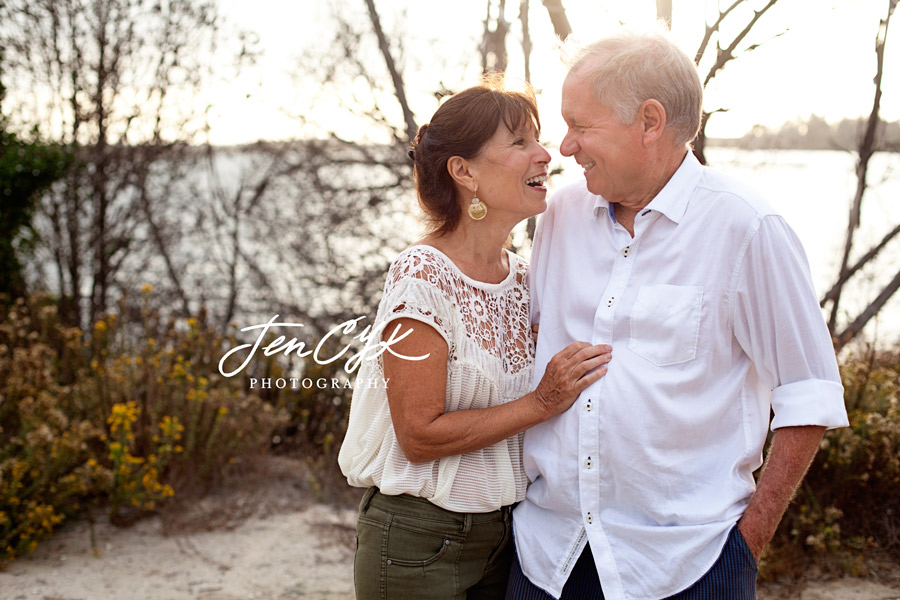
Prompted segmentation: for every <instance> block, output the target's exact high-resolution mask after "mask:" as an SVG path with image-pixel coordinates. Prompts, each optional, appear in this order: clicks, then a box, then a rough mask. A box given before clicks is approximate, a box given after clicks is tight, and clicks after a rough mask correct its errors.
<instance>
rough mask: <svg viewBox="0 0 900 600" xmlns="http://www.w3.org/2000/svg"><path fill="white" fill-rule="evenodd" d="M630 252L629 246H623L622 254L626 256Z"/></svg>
mask: <svg viewBox="0 0 900 600" xmlns="http://www.w3.org/2000/svg"><path fill="white" fill-rule="evenodd" d="M629 254H631V246H625V249H624V250H622V256H628V255H629Z"/></svg>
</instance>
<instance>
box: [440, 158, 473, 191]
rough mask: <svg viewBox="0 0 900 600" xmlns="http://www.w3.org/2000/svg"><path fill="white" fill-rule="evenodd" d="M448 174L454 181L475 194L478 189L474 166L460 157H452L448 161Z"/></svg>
mask: <svg viewBox="0 0 900 600" xmlns="http://www.w3.org/2000/svg"><path fill="white" fill-rule="evenodd" d="M447 172H448V173H450V177H452V178H453V181H455V182H456V183H457V185H460V186H462V187H464V188H465V189H467V190H469V191H470V192H472V193H473V194H474V193H475V191H476V190H477V189H478V184H477V183H476V182H475V173H473V172H472V164H471V163H470V162H469V161H467V160H466V159H464V158H462V157H460V156H451V157H450V160H448V161H447Z"/></svg>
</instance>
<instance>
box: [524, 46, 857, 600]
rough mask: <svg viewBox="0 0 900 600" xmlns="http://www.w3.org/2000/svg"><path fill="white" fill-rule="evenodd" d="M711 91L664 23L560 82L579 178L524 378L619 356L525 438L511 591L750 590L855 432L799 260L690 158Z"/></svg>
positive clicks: (538, 273) (564, 193) (655, 593)
mask: <svg viewBox="0 0 900 600" xmlns="http://www.w3.org/2000/svg"><path fill="white" fill-rule="evenodd" d="M701 100H702V86H701V84H700V79H699V77H698V74H697V70H696V67H695V65H694V64H693V62H692V61H691V60H690V58H688V57H687V56H686V55H685V54H684V53H683V52H682V51H681V50H679V49H678V48H677V47H676V46H675V45H674V44H673V43H672V42H671V41H670V40H669V39H668V37H666V36H665V35H663V34H660V33H650V34H637V33H621V34H617V35H615V36H613V37H610V38H607V39H604V40H601V41H599V42H597V43H595V44H593V45H591V46H589V47H587V48H586V49H584V50H582V52H581V53H580V54H579V55H578V56H577V57H576V61H575V63H574V66H573V67H572V69H571V71H570V72H569V75H568V77H567V79H566V81H565V84H564V86H563V93H562V114H563V117H564V118H565V120H566V123H567V124H568V133H567V134H566V137H565V139H564V140H563V143H562V146H561V151H562V153H563V154H564V155H566V156H574V157H575V160H576V161H578V163H579V164H580V165H581V166H582V167H583V168H584V182H583V183H578V184H575V185H572V186H569V187H566V188H564V189H563V190H561V191H559V192H558V193H557V194H556V195H555V196H554V198H553V199H552V201H551V203H550V207H549V208H548V210H547V212H546V213H545V214H544V215H543V217H542V221H541V223H540V225H539V227H538V233H537V237H536V241H535V246H534V252H533V257H532V263H531V275H530V277H531V294H532V320H533V322H534V323H540V336H539V339H538V346H537V358H536V362H537V364H536V365H535V370H534V373H535V377H540V375H541V374H542V373H543V371H544V367H545V365H546V364H547V361H548V360H549V359H550V357H552V356H553V355H554V354H555V353H556V352H558V351H559V350H560V349H562V348H563V347H565V346H566V344H568V343H570V342H572V341H574V340H589V341H591V343H593V344H600V343H603V344H611V345H612V347H613V359H612V362H611V363H610V367H609V372H608V373H607V375H606V376H605V377H603V378H602V379H600V380H599V381H598V382H596V383H594V384H592V385H591V386H590V387H588V388H587V389H586V390H585V391H584V392H583V393H582V394H581V396H580V398H579V399H578V400H577V401H576V403H575V404H574V405H573V406H572V408H570V409H569V410H568V411H567V412H565V413H563V414H561V415H559V416H558V417H555V418H554V419H551V420H550V421H547V422H546V423H543V424H541V425H538V426H536V427H534V428H533V429H530V430H528V431H527V432H526V434H525V448H524V454H525V455H524V464H525V469H526V473H527V474H528V477H529V480H530V481H531V482H532V483H531V485H530V487H529V488H528V493H527V497H526V499H525V500H524V501H523V502H522V503H521V504H520V505H519V506H518V507H517V508H516V510H515V511H514V532H515V542H516V551H517V555H518V562H517V563H516V564H514V566H513V570H512V574H511V580H510V587H509V588H508V591H507V598H521V599H531V598H551V597H552V598H559V597H561V598H606V599H607V600H618V599H658V598H676V599H679V600H687V599H695V598H697V599H699V598H704V599H711V600H731V599H745V598H753V597H754V596H755V587H756V572H757V563H758V561H759V557H760V554H761V553H762V551H763V548H764V547H765V545H766V544H767V543H768V541H769V540H770V539H771V537H772V535H773V534H774V532H775V529H776V527H777V525H778V522H779V521H780V520H781V517H782V515H783V513H784V511H785V509H786V507H787V505H788V503H789V501H790V499H791V496H792V495H793V493H794V491H795V490H796V488H797V485H798V484H799V482H800V480H801V478H802V477H803V475H804V473H805V471H806V469H807V468H808V466H809V463H810V462H811V460H812V457H813V455H814V454H815V452H816V449H817V447H818V444H819V442H820V440H821V438H822V435H823V432H824V431H825V429H826V428H831V427H840V426H844V425H847V415H846V411H845V408H844V403H843V389H842V387H841V383H840V378H839V375H838V369H837V364H836V360H835V356H834V351H833V348H832V345H831V340H830V338H829V336H828V332H827V330H826V328H825V325H824V322H823V319H822V315H821V313H820V311H819V307H818V302H817V301H816V296H815V292H814V291H813V286H812V282H811V279H810V274H809V268H808V265H807V262H806V258H805V255H804V253H803V249H802V248H801V246H800V243H799V241H798V240H797V237H796V235H795V234H794V232H793V231H792V230H791V229H790V228H789V227H788V225H787V224H786V223H785V221H784V219H783V218H781V217H780V216H779V215H778V214H777V213H775V211H774V210H773V209H772V208H771V207H770V206H769V205H768V204H767V203H766V202H765V201H764V200H763V199H762V198H760V197H759V195H758V194H757V193H756V192H754V191H753V190H752V189H750V188H748V187H745V186H744V185H743V184H741V183H739V182H737V181H734V180H732V179H730V178H728V177H725V176H723V175H721V174H719V173H717V172H715V171H713V170H711V169H708V168H705V167H703V166H701V165H700V164H699V162H698V161H697V160H696V159H695V158H694V156H693V154H692V153H691V152H690V148H689V145H688V144H689V142H690V141H691V140H692V139H693V138H694V136H695V135H696V134H697V131H698V128H699V122H700V111H701ZM770 409H771V410H773V411H774V420H772V423H771V427H772V429H773V431H774V435H773V440H772V446H771V449H770V451H769V454H768V457H767V460H766V466H765V468H764V469H763V471H762V475H761V477H760V479H759V482H758V484H757V483H755V482H754V477H753V472H754V471H755V470H757V469H758V468H759V466H760V465H761V464H762V449H763V444H764V442H765V440H766V430H767V427H768V425H769V416H770ZM601 590H602V591H601Z"/></svg>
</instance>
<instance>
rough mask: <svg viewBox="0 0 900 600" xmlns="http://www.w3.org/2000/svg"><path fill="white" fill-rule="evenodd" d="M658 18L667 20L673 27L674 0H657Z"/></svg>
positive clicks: (668, 24)
mask: <svg viewBox="0 0 900 600" xmlns="http://www.w3.org/2000/svg"><path fill="white" fill-rule="evenodd" d="M656 18H657V19H660V20H663V21H665V22H666V27H668V28H669V29H672V0H656Z"/></svg>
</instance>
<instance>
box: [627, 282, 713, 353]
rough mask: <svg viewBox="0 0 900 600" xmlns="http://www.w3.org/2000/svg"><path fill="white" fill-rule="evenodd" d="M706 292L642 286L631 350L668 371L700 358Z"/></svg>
mask: <svg viewBox="0 0 900 600" xmlns="http://www.w3.org/2000/svg"><path fill="white" fill-rule="evenodd" d="M702 306H703V288H702V287H699V286H684V285H642V286H641V288H640V289H639V290H638V294H637V298H636V299H635V302H634V306H633V307H632V309H631V337H630V338H629V340H628V348H629V349H631V350H632V351H633V352H634V353H636V354H638V355H640V356H642V357H643V358H645V359H647V360H648V361H650V362H652V363H653V364H655V365H657V366H660V367H665V366H668V365H676V364H679V363H683V362H687V361H689V360H693V359H694V358H695V357H696V356H697V338H698V337H699V335H700V314H701V309H702Z"/></svg>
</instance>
